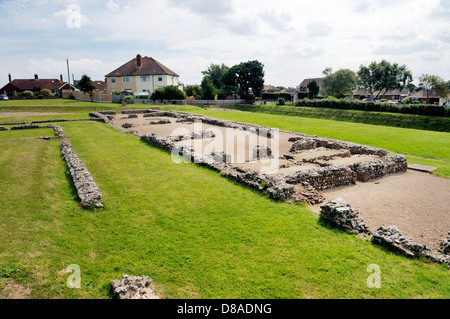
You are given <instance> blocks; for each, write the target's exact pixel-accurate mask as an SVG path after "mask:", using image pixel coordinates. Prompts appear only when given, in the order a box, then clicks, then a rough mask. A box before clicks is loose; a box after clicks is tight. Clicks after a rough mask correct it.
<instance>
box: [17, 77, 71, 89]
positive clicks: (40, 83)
mask: <svg viewBox="0 0 450 319" xmlns="http://www.w3.org/2000/svg"><path fill="white" fill-rule="evenodd" d="M10 84H11V85H13V86H15V87H16V88H17V89H19V90H23V91H25V90H33V89H36V88H39V89H41V90H42V89H49V90H57V89H59V88H60V87H61V86H63V85H64V84H65V82H62V81H61V80H58V79H16V80H12V81H11V82H10Z"/></svg>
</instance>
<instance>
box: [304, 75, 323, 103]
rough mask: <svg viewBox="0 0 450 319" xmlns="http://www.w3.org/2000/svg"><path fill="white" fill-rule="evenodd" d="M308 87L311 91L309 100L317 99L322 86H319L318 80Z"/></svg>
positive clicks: (310, 83)
mask: <svg viewBox="0 0 450 319" xmlns="http://www.w3.org/2000/svg"><path fill="white" fill-rule="evenodd" d="M306 87H307V88H308V90H309V98H310V99H313V98H315V97H316V96H317V95H318V94H319V91H320V86H319V84H317V82H316V80H312V81H311V82H309V83H308V85H307V86H306Z"/></svg>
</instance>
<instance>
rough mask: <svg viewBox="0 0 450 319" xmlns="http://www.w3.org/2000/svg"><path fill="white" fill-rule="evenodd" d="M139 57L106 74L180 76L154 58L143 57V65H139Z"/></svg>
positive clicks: (108, 75) (109, 75)
mask: <svg viewBox="0 0 450 319" xmlns="http://www.w3.org/2000/svg"><path fill="white" fill-rule="evenodd" d="M137 60H138V58H137V57H136V58H134V59H132V60H131V61H129V62H127V63H125V64H124V65H122V66H121V67H119V68H117V69H116V70H114V71H112V72H111V73H109V74H107V75H105V76H106V77H111V76H133V75H172V76H179V75H178V74H176V73H175V72H173V71H172V70H170V69H169V68H168V67H166V66H164V65H163V64H161V63H160V62H158V61H156V60H155V59H154V58H149V57H146V56H145V57H141V58H140V60H141V66H139V67H138V65H137Z"/></svg>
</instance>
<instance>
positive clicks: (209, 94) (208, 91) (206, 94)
mask: <svg viewBox="0 0 450 319" xmlns="http://www.w3.org/2000/svg"><path fill="white" fill-rule="evenodd" d="M201 89H202V92H201V98H202V100H214V95H215V94H214V92H215V90H216V89H215V87H214V85H213V83H212V81H211V78H210V77H209V76H204V77H203V80H202V84H201Z"/></svg>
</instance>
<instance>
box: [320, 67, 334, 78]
mask: <svg viewBox="0 0 450 319" xmlns="http://www.w3.org/2000/svg"><path fill="white" fill-rule="evenodd" d="M332 73H333V69H332V68H330V67H326V68H325V70H323V71H322V74H323V75H324V76H329V75H331V74H332Z"/></svg>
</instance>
